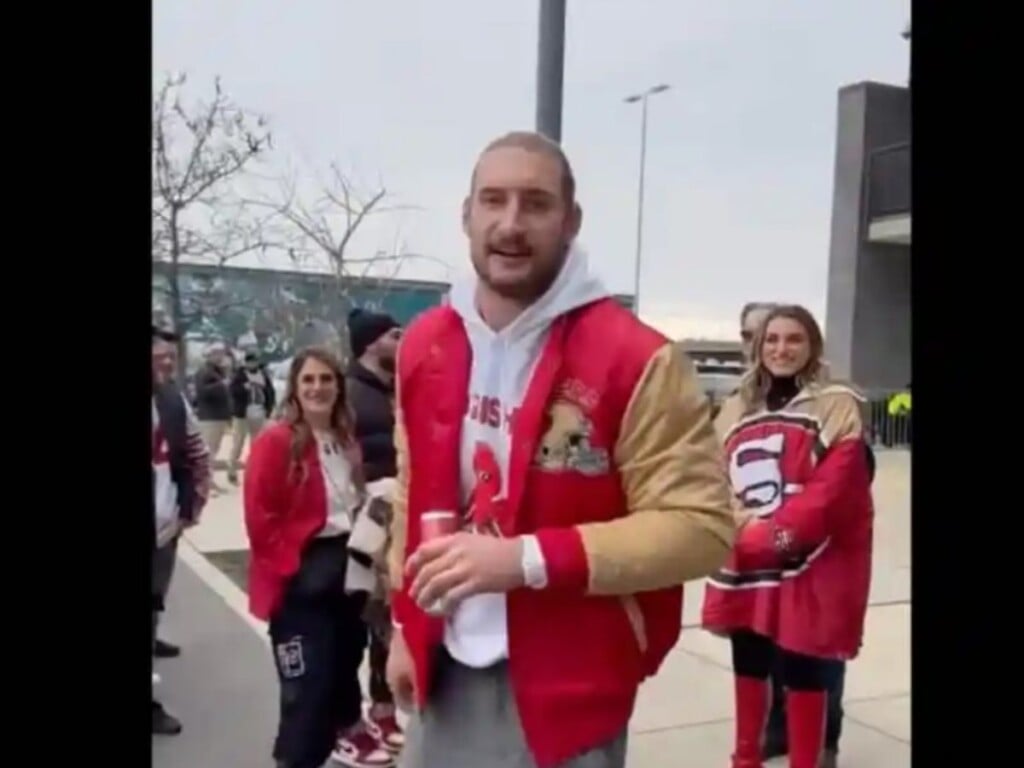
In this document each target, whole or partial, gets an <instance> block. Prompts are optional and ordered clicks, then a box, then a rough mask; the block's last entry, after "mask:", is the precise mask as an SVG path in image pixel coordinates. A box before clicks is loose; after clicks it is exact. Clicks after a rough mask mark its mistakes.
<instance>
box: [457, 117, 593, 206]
mask: <svg viewBox="0 0 1024 768" xmlns="http://www.w3.org/2000/svg"><path fill="white" fill-rule="evenodd" d="M503 147H515V148H516V149H523V150H526V151H527V152H537V153H539V154H542V155H547V156H548V157H551V158H554V159H555V160H557V161H558V165H559V166H560V167H561V169H562V197H564V198H565V202H566V204H567V205H569V206H572V205H573V204H574V203H575V202H576V177H575V175H573V172H572V166H571V165H570V164H569V158H568V157H566V155H565V152H564V151H562V148H561V147H560V146H559V145H558V143H556V142H554V141H552V140H551V139H549V138H548V137H547V136H545V135H544V134H543V133H537V132H536V131H509V132H508V133H506V134H505V135H504V136H499V137H498V138H496V139H494V141H492V142H491V143H489V144H488V145H487V146H486V147H484V149H483V152H481V153H480V156H479V157H478V158H477V161H476V164H477V165H479V164H480V158H482V157H483V156H484V155H486V154H487V153H488V152H490V151H491V150H493V149H501V148H503ZM475 187H476V165H474V166H473V176H472V178H471V179H470V190H471V191H472V189H474V188H475Z"/></svg>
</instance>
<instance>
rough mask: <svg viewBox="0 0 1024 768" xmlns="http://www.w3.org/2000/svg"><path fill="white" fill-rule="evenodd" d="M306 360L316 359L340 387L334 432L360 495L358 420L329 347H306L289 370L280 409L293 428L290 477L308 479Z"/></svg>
mask: <svg viewBox="0 0 1024 768" xmlns="http://www.w3.org/2000/svg"><path fill="white" fill-rule="evenodd" d="M307 360H316V361H317V362H318V363H322V364H323V365H325V366H326V367H327V368H329V369H330V370H331V373H333V374H334V380H335V382H336V384H337V390H338V397H337V399H336V400H335V401H334V408H332V409H331V419H330V426H331V431H332V432H333V433H334V434H335V436H336V437H337V438H338V444H339V445H340V446H341V448H342V450H343V451H344V453H345V458H346V459H348V462H349V464H350V466H351V467H352V482H353V483H354V484H355V486H356V488H357V489H359V491H360V492H361V491H362V490H363V488H364V487H365V484H366V483H365V479H364V477H363V466H362V461H361V456H360V453H359V444H358V443H357V442H356V440H355V419H354V418H353V416H352V412H351V410H350V409H349V407H348V395H347V393H346V390H345V374H344V373H343V372H342V370H341V362H340V361H339V360H338V358H337V357H336V356H335V355H334V353H333V352H331V351H330V350H329V349H327V348H326V347H305V348H304V349H302V350H301V351H299V352H298V354H296V355H295V357H294V358H293V359H292V364H291V367H290V368H289V369H288V385H287V388H286V390H285V402H284V406H283V408H282V409H281V418H282V420H283V421H285V422H286V423H287V424H289V425H290V426H291V428H292V444H291V471H290V473H289V474H290V476H292V477H297V478H299V479H300V481H301V480H303V479H305V464H304V463H303V457H304V456H305V455H306V450H307V449H308V448H309V444H310V442H311V441H312V440H313V429H312V427H310V425H309V422H307V421H306V417H305V414H304V413H303V412H302V403H300V402H299V395H298V391H299V374H300V373H301V372H302V367H303V366H304V365H305V364H306V361H307Z"/></svg>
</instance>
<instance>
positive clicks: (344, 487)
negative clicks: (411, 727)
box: [244, 348, 394, 768]
mask: <svg viewBox="0 0 1024 768" xmlns="http://www.w3.org/2000/svg"><path fill="white" fill-rule="evenodd" d="M363 485H364V484H363V479H362V466H361V462H360V456H359V449H358V445H357V443H356V442H355V440H354V439H353V429H352V419H351V416H350V414H349V411H348V407H347V403H346V401H345V387H344V377H343V375H342V372H341V367H340V365H339V364H338V361H337V360H336V358H335V357H334V356H333V355H332V354H331V353H330V352H328V351H326V350H323V349H318V348H307V349H304V350H302V351H301V352H300V353H299V354H298V355H296V356H295V359H294V360H293V362H292V366H291V370H290V371H289V373H288V386H287V392H286V395H285V402H284V404H283V410H282V418H281V420H280V421H278V422H276V423H274V424H273V425H271V426H269V427H268V428H266V429H265V430H264V431H263V432H262V433H260V435H259V437H257V438H256V440H254V441H253V444H252V448H251V450H250V454H249V458H248V461H247V467H246V473H245V491H244V495H245V525H246V530H247V531H248V534H249V544H250V549H251V559H250V563H249V605H250V610H251V611H252V613H253V614H254V615H255V616H257V617H258V618H261V619H263V620H266V621H269V623H270V638H271V641H272V643H273V650H274V660H275V663H276V667H277V673H278V678H279V681H280V686H281V715H280V722H279V724H278V732H277V739H276V740H275V743H274V758H275V759H276V760H277V765H278V768H320V766H321V765H323V763H324V762H325V761H326V760H327V758H328V756H330V757H332V758H333V759H334V760H336V761H337V762H339V763H341V764H342V765H345V766H350V767H351V768H373V767H374V766H390V765H392V764H393V762H394V758H393V756H392V755H390V754H389V753H388V752H387V751H386V750H385V749H384V748H383V747H382V745H381V744H380V743H379V742H378V741H377V740H376V739H375V738H374V737H373V736H372V735H371V734H370V733H369V731H368V730H367V728H366V726H365V723H364V721H363V713H362V692H361V690H360V685H359V678H358V670H359V665H360V663H361V661H362V657H363V650H364V647H365V644H366V624H365V623H364V621H363V618H362V611H363V608H364V600H365V597H364V596H360V595H356V594H348V593H346V591H345V572H346V564H347V562H348V549H347V544H348V538H349V532H350V531H351V529H352V522H353V519H354V516H355V513H356V510H357V509H358V508H359V505H360V503H361V501H362V498H363V494H364V488H363Z"/></svg>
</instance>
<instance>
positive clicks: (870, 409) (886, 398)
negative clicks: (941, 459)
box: [864, 389, 913, 448]
mask: <svg viewBox="0 0 1024 768" xmlns="http://www.w3.org/2000/svg"><path fill="white" fill-rule="evenodd" d="M903 391H905V390H899V389H896V390H884V391H883V390H874V391H871V392H868V393H865V397H866V398H867V404H866V405H865V410H864V420H865V422H866V423H865V428H866V430H867V435H866V437H867V439H868V441H869V442H870V443H871V444H872V445H874V446H876V447H880V448H910V446H911V441H912V438H913V434H912V419H913V415H912V414H913V408H911V410H909V411H907V412H906V413H898V414H892V413H889V402H890V400H891V399H892V397H893V395H896V394H898V393H899V392H903Z"/></svg>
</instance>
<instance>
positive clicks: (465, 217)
mask: <svg viewBox="0 0 1024 768" xmlns="http://www.w3.org/2000/svg"><path fill="white" fill-rule="evenodd" d="M470 205H471V202H470V199H469V197H468V196H467V197H465V198H464V199H463V200H462V231H463V232H464V233H465V234H466V235H467V236H468V235H469V206H470Z"/></svg>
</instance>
